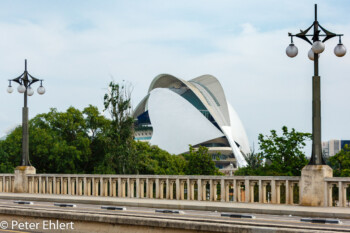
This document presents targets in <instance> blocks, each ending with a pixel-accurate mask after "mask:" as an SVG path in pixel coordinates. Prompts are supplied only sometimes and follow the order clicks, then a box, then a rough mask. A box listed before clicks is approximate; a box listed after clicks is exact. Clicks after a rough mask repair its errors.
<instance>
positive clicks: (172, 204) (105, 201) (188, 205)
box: [0, 193, 350, 219]
mask: <svg viewBox="0 0 350 233" xmlns="http://www.w3.org/2000/svg"><path fill="white" fill-rule="evenodd" d="M0 199H10V200H31V201H49V202H64V203H81V204H96V205H114V206H139V207H150V208H163V209H184V210H207V211H220V212H236V213H255V214H276V215H293V216H302V217H319V218H342V219H344V218H346V219H350V207H306V206H298V205H277V204H258V203H234V202H220V201H218V202H209V201H187V200H186V201H185V200H184V201H179V200H164V199H146V198H142V199H141V198H117V197H94V196H73V195H52V194H28V193H25V194H23V193H0Z"/></svg>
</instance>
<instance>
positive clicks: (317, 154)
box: [286, 4, 346, 165]
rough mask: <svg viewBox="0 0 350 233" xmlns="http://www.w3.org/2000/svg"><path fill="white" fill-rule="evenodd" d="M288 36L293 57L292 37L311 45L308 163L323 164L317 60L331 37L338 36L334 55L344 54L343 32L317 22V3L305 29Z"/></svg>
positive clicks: (296, 50)
mask: <svg viewBox="0 0 350 233" xmlns="http://www.w3.org/2000/svg"><path fill="white" fill-rule="evenodd" d="M311 28H313V33H309V34H308V32H309V31H310V30H311ZM323 33H324V34H323ZM288 36H290V38H291V44H290V45H289V46H288V47H287V49H286V54H287V56H289V57H295V56H296V55H297V54H298V48H297V47H296V46H295V45H294V43H293V37H298V38H300V39H303V40H304V41H306V42H307V43H309V44H310V45H311V46H312V47H311V49H310V51H309V52H308V57H309V59H310V60H313V61H314V76H313V77H312V154H311V159H310V163H309V165H324V164H325V161H324V158H323V156H322V146H321V145H322V144H321V81H320V76H319V74H318V60H319V56H320V54H321V53H322V52H323V51H324V49H325V44H324V42H326V41H327V40H329V39H331V38H333V37H339V43H338V45H337V46H336V47H335V48H334V53H335V55H336V56H337V57H342V56H344V55H345V53H346V48H345V46H344V45H343V44H342V43H341V37H342V36H343V34H335V33H333V32H330V31H328V30H326V29H325V28H323V27H322V26H321V25H320V24H319V22H318V21H317V4H315V20H314V22H313V23H312V25H311V26H310V27H308V28H307V29H306V30H300V33H297V34H292V33H288ZM309 38H311V40H312V42H311V41H310V39H309ZM321 38H322V41H321Z"/></svg>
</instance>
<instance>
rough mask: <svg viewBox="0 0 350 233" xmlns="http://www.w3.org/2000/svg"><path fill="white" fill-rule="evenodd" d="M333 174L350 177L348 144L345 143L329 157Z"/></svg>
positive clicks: (349, 149) (349, 147) (349, 150)
mask: <svg viewBox="0 0 350 233" xmlns="http://www.w3.org/2000/svg"><path fill="white" fill-rule="evenodd" d="M329 162H330V165H331V167H332V168H333V176H342V177H350V146H349V145H345V146H344V148H343V149H342V150H341V151H339V152H338V153H337V154H335V155H333V156H331V157H329Z"/></svg>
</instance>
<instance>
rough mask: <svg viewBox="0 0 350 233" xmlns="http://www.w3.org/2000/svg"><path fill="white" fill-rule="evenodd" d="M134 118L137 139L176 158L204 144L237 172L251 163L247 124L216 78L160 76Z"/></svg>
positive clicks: (135, 112)
mask: <svg viewBox="0 0 350 233" xmlns="http://www.w3.org/2000/svg"><path fill="white" fill-rule="evenodd" d="M133 116H134V118H135V140H142V141H149V143H150V144H151V145H157V146H158V147H159V148H161V149H164V150H166V151H168V152H169V153H172V154H181V153H185V152H188V150H189V145H193V146H194V147H196V146H199V145H203V146H206V147H208V148H209V152H212V153H213V152H217V153H218V154H219V155H226V157H225V158H228V159H230V158H231V160H232V161H235V166H236V167H243V166H246V164H247V163H246V161H245V158H244V156H243V154H247V153H250V149H249V143H248V139H247V135H246V133H245V130H244V127H243V125H242V122H241V120H240V119H239V117H238V115H237V113H236V111H235V110H234V109H233V107H232V106H231V105H230V103H228V102H227V100H226V97H225V94H224V90H223V88H222V86H221V84H220V83H219V81H218V80H217V79H216V78H215V77H213V76H211V75H203V76H200V77H197V78H194V79H192V80H189V81H185V80H182V79H180V78H177V77H174V76H172V75H168V74H161V75H158V76H157V77H156V78H155V79H154V80H153V81H152V83H151V85H150V87H149V89H148V94H147V95H146V96H145V97H144V98H143V100H142V101H141V102H140V103H139V104H138V106H137V107H136V109H135V111H134V113H133ZM141 132H142V133H141Z"/></svg>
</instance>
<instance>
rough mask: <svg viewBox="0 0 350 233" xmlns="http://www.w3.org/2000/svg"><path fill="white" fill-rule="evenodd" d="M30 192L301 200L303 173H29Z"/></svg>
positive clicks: (113, 195) (277, 201)
mask: <svg viewBox="0 0 350 233" xmlns="http://www.w3.org/2000/svg"><path fill="white" fill-rule="evenodd" d="M27 177H28V188H29V193H38V194H62V195H79V196H104V197H107V196H108V197H121V198H155V199H169V200H172V199H174V200H199V201H222V202H246V203H248V202H251V203H253V202H258V203H276V204H282V203H284V204H299V200H300V191H299V180H300V177H291V176H230V177H228V176H167V175H83V174H35V175H27Z"/></svg>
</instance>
